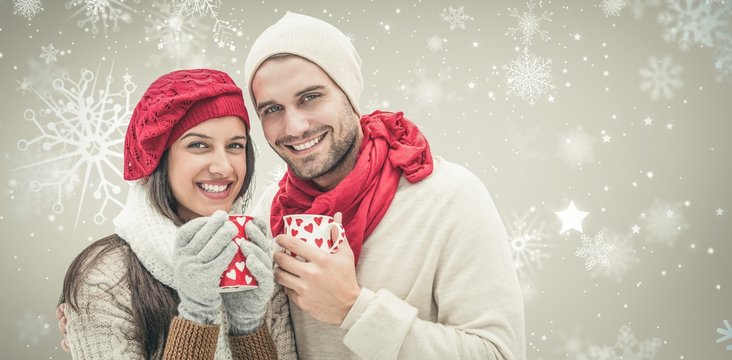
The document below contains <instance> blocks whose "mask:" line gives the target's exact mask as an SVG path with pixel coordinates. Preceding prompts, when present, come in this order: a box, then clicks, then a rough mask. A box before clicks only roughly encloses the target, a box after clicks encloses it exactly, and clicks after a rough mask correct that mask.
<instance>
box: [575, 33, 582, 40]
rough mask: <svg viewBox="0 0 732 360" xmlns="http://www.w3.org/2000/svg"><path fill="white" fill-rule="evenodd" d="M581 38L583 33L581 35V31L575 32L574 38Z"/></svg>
mask: <svg viewBox="0 0 732 360" xmlns="http://www.w3.org/2000/svg"><path fill="white" fill-rule="evenodd" d="M581 38H582V35H580V34H579V33H576V34H574V39H575V40H579V39H581Z"/></svg>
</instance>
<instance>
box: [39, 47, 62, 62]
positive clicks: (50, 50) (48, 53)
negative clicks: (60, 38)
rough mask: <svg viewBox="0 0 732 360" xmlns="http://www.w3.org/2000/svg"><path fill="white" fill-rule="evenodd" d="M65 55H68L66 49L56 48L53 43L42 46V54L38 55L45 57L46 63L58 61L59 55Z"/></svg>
mask: <svg viewBox="0 0 732 360" xmlns="http://www.w3.org/2000/svg"><path fill="white" fill-rule="evenodd" d="M63 55H66V52H65V51H61V50H59V49H56V48H55V47H54V46H53V44H48V46H41V55H39V56H38V57H39V58H41V59H43V61H45V62H46V64H50V63H52V62H56V61H57V60H58V57H59V56H63Z"/></svg>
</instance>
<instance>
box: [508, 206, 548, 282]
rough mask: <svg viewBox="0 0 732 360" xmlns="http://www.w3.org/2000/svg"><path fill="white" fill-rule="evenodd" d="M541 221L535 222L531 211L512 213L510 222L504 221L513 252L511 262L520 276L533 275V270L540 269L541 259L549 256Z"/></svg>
mask: <svg viewBox="0 0 732 360" xmlns="http://www.w3.org/2000/svg"><path fill="white" fill-rule="evenodd" d="M545 225H546V224H545V223H543V222H539V223H537V217H536V216H535V215H534V216H532V214H531V212H526V213H524V214H523V215H522V216H517V215H516V214H514V215H513V216H512V218H511V221H510V222H507V223H506V230H507V231H508V241H509V243H510V245H511V252H512V253H513V264H514V266H515V267H516V270H517V271H518V272H519V274H521V275H522V276H528V275H533V274H534V271H535V270H541V268H542V266H543V265H542V260H543V259H546V258H549V257H550V254H549V253H548V252H547V250H546V249H547V248H548V247H549V245H548V244H546V240H547V239H549V238H550V236H549V234H548V233H546V232H544V226H545Z"/></svg>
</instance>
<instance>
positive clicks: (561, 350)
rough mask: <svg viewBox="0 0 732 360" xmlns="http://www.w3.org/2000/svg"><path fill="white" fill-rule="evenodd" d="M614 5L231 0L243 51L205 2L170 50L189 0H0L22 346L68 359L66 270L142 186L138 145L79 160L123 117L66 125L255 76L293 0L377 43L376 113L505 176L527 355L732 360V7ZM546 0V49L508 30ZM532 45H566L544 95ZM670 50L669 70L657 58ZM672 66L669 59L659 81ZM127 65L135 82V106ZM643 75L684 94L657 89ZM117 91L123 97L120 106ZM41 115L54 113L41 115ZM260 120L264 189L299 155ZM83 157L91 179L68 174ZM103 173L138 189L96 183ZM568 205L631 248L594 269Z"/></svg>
mask: <svg viewBox="0 0 732 360" xmlns="http://www.w3.org/2000/svg"><path fill="white" fill-rule="evenodd" d="M612 2H613V1H602V0H593V1H589V0H586V1H579V0H577V1H569V0H567V1H542V2H539V1H536V2H533V3H532V2H528V1H527V0H520V1H462V2H452V1H450V2H437V1H381V0H374V1H358V2H356V1H354V2H336V1H309V2H287V3H285V2H275V1H232V0H228V1H227V0H225V1H223V4H221V7H220V8H219V12H218V19H219V20H224V21H227V20H228V21H231V26H233V27H236V30H237V31H236V32H233V33H232V34H231V37H230V39H231V43H232V44H233V45H234V46H235V50H233V51H232V50H229V49H228V48H227V47H226V46H225V47H223V48H220V47H218V46H217V45H216V44H214V41H213V40H212V33H211V32H210V31H209V30H208V29H211V27H212V26H213V25H214V23H215V19H213V18H212V17H211V16H209V15H210V14H204V15H200V16H196V15H195V14H193V15H191V17H188V18H186V20H185V22H184V23H185V27H184V32H185V33H187V34H191V36H190V37H182V38H180V39H179V40H178V42H175V41H174V40H172V39H169V40H168V42H167V43H164V44H162V47H161V48H160V49H159V48H158V43H159V42H160V39H161V38H162V39H166V38H165V37H164V29H158V28H157V27H156V23H157V24H160V23H162V20H164V19H167V18H168V16H167V15H165V11H164V10H165V8H164V7H162V8H161V6H160V5H164V4H166V3H167V4H171V1H156V2H150V1H144V0H141V1H129V0H128V1H124V2H123V3H121V0H118V1H112V0H110V1H109V4H110V5H111V6H113V7H116V8H121V9H122V11H123V12H126V13H127V16H123V18H122V19H121V20H120V21H119V22H118V24H117V26H116V27H115V24H114V21H112V19H111V18H109V17H107V19H102V18H100V19H99V21H97V22H93V21H87V20H88V17H89V16H87V15H86V14H85V11H84V2H83V1H77V3H75V2H73V1H67V0H64V1H55V0H43V1H42V3H43V8H44V10H43V11H41V12H39V13H38V14H36V15H35V16H31V19H30V20H29V19H28V17H23V16H21V15H18V14H14V13H13V10H14V7H13V6H14V1H11V0H0V78H1V79H2V81H0V104H2V117H1V119H2V120H0V139H1V140H0V154H2V159H1V162H0V163H1V164H2V171H1V172H0V184H1V185H2V188H3V190H2V196H1V197H0V199H1V200H0V201H1V202H2V206H0V233H1V234H2V251H0V264H2V265H1V266H2V267H1V268H0V274H2V275H1V278H2V283H0V288H1V289H2V296H1V298H2V306H1V307H0V339H1V340H0V344H1V345H0V348H2V354H3V355H2V357H3V358H7V359H21V358H22V359H62V358H69V356H68V354H67V353H64V352H63V351H62V350H61V349H60V347H59V346H58V344H59V341H60V339H61V337H60V335H59V333H58V331H57V330H56V322H55V319H54V307H55V303H56V299H57V297H58V295H59V292H60V289H61V284H62V280H63V276H64V273H65V270H66V268H67V266H68V265H69V263H70V262H71V260H72V259H73V258H74V256H75V255H76V254H77V253H78V252H79V251H80V250H81V249H82V248H83V247H85V246H87V245H88V244H89V242H90V241H92V240H94V239H98V238H100V237H102V236H104V235H107V234H110V233H111V232H112V231H113V229H112V225H111V219H112V218H113V217H114V216H115V215H116V213H117V212H118V211H119V210H120V206H119V205H118V204H117V203H116V202H115V201H121V202H124V199H125V194H126V185H125V183H124V182H123V181H122V179H121V177H120V176H119V175H118V174H117V173H115V171H113V170H112V169H113V168H115V169H118V168H120V166H121V160H120V158H118V157H115V156H114V155H109V154H107V155H104V154H103V155H101V156H100V157H98V158H89V159H92V160H84V158H83V155H78V154H84V153H91V154H98V153H99V151H98V150H99V149H100V146H101V148H104V147H106V148H108V149H109V150H111V151H112V152H113V153H115V152H116V153H117V154H119V153H121V143H119V140H120V139H123V133H124V130H125V127H124V126H117V127H116V128H113V130H116V131H113V132H112V133H111V134H109V135H99V133H97V135H92V136H90V137H88V138H81V137H80V136H79V135H75V134H74V133H73V132H65V133H63V131H65V130H70V129H75V130H76V131H81V132H83V129H82V128H74V127H73V125H81V124H86V125H89V126H91V128H98V127H99V124H102V123H104V122H105V121H110V120H113V119H117V118H119V119H121V120H123V121H125V120H126V116H129V113H128V114H125V110H126V109H129V110H130V111H131V109H132V108H133V107H134V105H135V103H136V102H137V100H138V99H139V97H140V96H141V94H142V92H143V91H144V89H145V87H146V86H147V85H148V84H150V82H152V81H153V80H154V79H155V78H156V77H158V76H159V75H161V74H163V73H165V72H168V71H171V70H175V69H179V68H186V67H200V66H205V67H212V68H218V69H222V70H224V71H227V72H228V73H229V74H231V76H232V77H233V78H234V79H235V80H236V81H237V82H238V83H239V84H240V85H241V86H244V85H245V84H244V83H243V81H244V80H243V73H242V68H243V63H244V60H245V58H246V54H247V50H248V47H249V45H250V44H251V43H252V41H253V40H254V38H256V36H257V35H258V34H259V33H260V32H261V31H262V30H263V29H264V28H265V27H266V26H267V25H269V24H271V23H273V22H274V21H276V20H277V19H279V18H280V17H281V16H282V15H283V14H284V13H285V11H286V10H293V11H299V12H303V13H306V14H309V15H312V16H316V17H319V18H321V19H324V20H327V21H329V22H331V23H333V24H334V25H336V26H337V27H339V28H340V29H342V30H343V31H344V32H345V33H346V34H348V35H349V36H351V37H352V39H353V41H354V44H355V46H356V48H357V49H358V51H359V52H360V54H361V56H362V58H363V74H364V78H365V82H366V84H365V90H364V94H363V96H362V98H361V107H362V109H364V110H365V111H366V112H370V111H372V110H374V109H377V108H379V109H385V110H403V111H404V112H405V114H406V116H407V117H408V118H411V119H412V120H414V121H415V122H416V123H417V124H419V125H420V126H421V127H422V130H423V131H424V133H425V134H426V136H427V138H428V139H429V141H430V144H431V146H432V149H433V153H434V154H438V155H440V156H443V157H445V158H447V159H449V160H451V161H453V162H456V163H459V164H462V165H464V166H465V167H467V168H469V169H470V170H471V171H473V172H474V173H475V174H476V175H478V176H479V177H480V178H481V179H482V181H483V182H484V183H485V185H486V187H487V188H488V190H489V191H490V192H491V194H492V196H493V198H494V201H495V203H496V205H497V207H498V209H499V212H500V213H501V215H502V217H503V220H504V223H505V224H506V225H507V226H508V227H509V229H510V230H512V231H511V240H512V245H513V247H514V251H515V258H516V264H517V271H518V272H519V274H520V278H521V282H522V286H523V288H524V290H525V295H526V317H527V322H526V325H527V329H526V336H527V352H528V358H529V359H620V358H621V357H622V358H623V359H626V360H627V359H728V358H732V351H728V350H726V346H728V345H732V340H727V341H724V342H722V343H717V342H716V339H718V338H720V337H721V335H720V334H718V333H717V328H722V327H724V323H723V320H732V282H730V274H732V262H731V261H730V258H731V257H730V256H731V253H732V242H730V240H732V239H731V235H730V232H731V230H732V225H731V223H730V220H729V219H730V217H732V192H731V191H730V185H729V184H731V183H732V171H731V170H730V169H731V164H732V163H731V162H730V155H732V148H731V145H730V135H732V124H731V123H730V110H732V105H731V103H732V101H731V100H732V91H731V90H732V84H731V83H730V80H732V76H730V75H732V32H731V31H730V23H732V4H730V3H731V2H732V1H729V0H726V2H727V3H726V4H725V3H722V2H721V1H709V2H708V1H706V0H674V1H660V0H625V1H624V3H626V5H625V6H624V7H623V8H622V9H620V11H619V13H618V14H617V16H616V15H614V14H612V13H608V14H606V11H604V10H603V8H602V6H601V5H602V4H603V3H612ZM177 3H178V4H181V3H184V2H183V1H177ZM120 4H121V5H120ZM531 4H533V5H534V8H533V10H532V11H533V12H534V13H536V14H537V15H539V17H541V15H542V14H544V13H546V17H544V20H540V29H541V31H545V33H544V34H545V35H546V36H545V37H546V39H542V37H541V36H540V35H539V34H533V36H531V37H530V40H531V43H530V44H529V43H528V42H525V41H523V39H522V35H521V33H520V31H519V32H518V33H517V34H516V36H512V35H511V34H507V33H509V32H510V29H511V28H514V27H516V26H517V25H518V24H519V20H518V17H517V16H512V14H513V15H518V16H521V15H522V14H524V13H525V12H527V11H528V10H527V6H529V5H531ZM461 6H462V7H463V10H462V11H463V12H464V14H466V15H468V16H470V17H471V18H469V19H465V21H464V29H463V28H461V26H459V25H461V24H460V22H457V23H456V22H453V23H452V25H455V26H454V29H451V26H450V25H451V23H450V22H449V21H445V20H443V19H442V18H441V14H449V11H450V8H452V9H456V10H457V9H459V7H461ZM513 9H515V10H516V13H514V12H513V11H512V10H513ZM687 9H691V10H690V12H688V11H687ZM103 10H105V9H103ZM107 10H108V9H107ZM107 10H105V11H107ZM679 14H687V15H688V14H691V15H693V14H700V16H701V17H700V18H695V17H694V16H687V17H686V18H687V19H691V20H690V21H691V22H692V23H699V24H701V27H700V28H701V30H700V33H699V35H700V36H694V34H692V36H691V37H690V42H689V44H688V49H685V48H686V46H684V44H682V43H680V42H679V41H678V39H679V38H681V37H682V36H683V33H682V32H681V31H680V30H679V31H677V32H674V29H675V24H676V19H677V18H678V16H677V15H679ZM715 19H716V22H714V20H715ZM102 20H106V22H107V26H106V27H105V26H104V23H103V21H102ZM95 27H96V32H95V31H94V28H95ZM664 34H666V38H665V37H664ZM704 34H708V35H709V38H708V39H707V38H704V37H703V36H702V35H704ZM430 38H433V40H432V41H430V40H429V39H430ZM49 44H53V45H54V48H55V49H57V50H59V51H63V53H64V54H63V55H61V54H60V53H58V54H57V56H56V57H57V59H56V60H55V61H50V62H49V63H46V61H45V60H44V59H43V58H40V57H39V56H40V55H41V53H42V47H47V46H48V45H49ZM524 48H526V50H527V53H528V54H533V55H535V56H537V57H538V58H543V59H545V60H548V59H550V60H551V64H550V65H549V66H548V67H547V68H545V69H544V72H548V74H549V75H550V76H551V83H552V84H553V88H552V89H543V90H546V91H544V92H543V93H541V94H539V96H538V97H537V98H536V100H535V103H534V104H533V105H531V104H530V103H529V101H528V100H527V99H523V98H522V97H521V96H517V95H516V94H514V93H509V94H507V89H508V88H509V85H510V84H508V83H507V78H506V76H507V72H508V71H507V67H508V68H510V67H511V62H512V61H514V60H515V59H517V57H519V56H520V55H521V54H522V51H523V50H524ZM176 49H177V50H176ZM652 59H655V60H652ZM664 59H666V60H668V61H670V64H671V65H670V66H669V67H667V68H664V67H663V66H661V67H657V66H656V64H658V63H663V61H666V60H664ZM49 60H53V59H49ZM82 69H88V70H89V71H91V73H89V74H90V75H93V76H92V77H93V80H92V82H91V83H90V85H89V88H88V89H85V90H84V91H83V96H81V97H80V99H81V100H80V101H81V102H82V103H84V102H87V104H89V105H100V102H103V101H100V99H105V96H106V99H107V100H108V101H109V102H108V103H106V107H105V109H107V110H106V112H104V113H100V111H101V110H99V109H100V107H96V108H95V109H97V110H93V111H91V112H90V113H80V111H76V110H74V108H73V107H72V106H69V105H67V104H68V101H69V100H68V99H67V98H66V95H69V96H71V95H72V94H73V91H74V89H75V87H78V86H77V85H74V83H78V82H79V80H80V78H81V77H82ZM654 69H655V70H654ZM659 69H660V70H659ZM654 71H656V72H658V73H659V74H660V75H659V76H658V77H651V78H649V77H648V76H647V75H642V73H643V74H647V73H654ZM64 74H68V76H67V77H66V78H64ZM126 74H128V75H129V81H131V82H132V83H134V85H136V88H134V91H133V92H132V93H130V94H129V101H130V104H129V105H127V104H126V103H125V101H126V98H125V97H124V96H123V95H124V93H123V92H122V90H123V89H125V88H126V89H128V90H133V87H132V86H131V85H129V84H128V85H127V87H125V83H126V81H125V78H124V76H125V75H126ZM108 75H109V78H108ZM664 76H665V77H664ZM665 78H669V79H671V81H670V82H664V81H665V80H664V79H665ZM53 79H60V80H58V81H57V82H56V84H57V85H62V86H56V87H54V85H53ZM110 80H111V81H110ZM644 83H648V85H649V86H650V88H651V89H653V88H658V89H665V88H668V90H669V91H668V92H665V93H664V92H663V91H661V92H659V93H657V94H656V95H654V92H653V91H651V90H643V89H642V86H643V84H644ZM107 85H109V86H108V87H107ZM64 90H68V91H70V92H69V93H67V94H66V95H64V92H63V91H64ZM540 90H542V89H541V88H540ZM47 96H48V97H47ZM247 100H248V99H247ZM73 102H74V101H72V103H73ZM114 104H117V105H119V106H118V109H119V110H120V112H118V113H114V112H113V111H112V112H110V111H109V109H114ZM49 108H53V109H56V111H57V112H56V113H54V112H49V111H45V110H44V109H46V110H47V109H49ZM64 109H66V110H64ZM27 110H32V111H33V112H32V114H34V116H35V119H36V120H37V122H38V124H39V126H40V127H39V126H36V125H35V124H34V123H33V122H31V121H27V120H26V118H27V117H30V115H31V113H30V112H28V111H27ZM62 117H64V118H67V121H68V122H67V125H64V123H62V122H61V118H62ZM50 123H53V124H56V128H55V129H56V130H55V131H59V134H60V135H58V136H55V135H54V136H51V135H44V133H45V134H51V133H52V132H53V131H54V130H53V129H52V128H49V127H48V124H50ZM68 124H71V125H68ZM253 134H254V140H255V141H256V144H258V145H259V147H258V162H257V169H256V182H257V194H258V193H259V192H261V190H262V189H263V188H264V187H265V186H266V185H268V184H270V183H272V182H273V181H276V179H277V178H278V176H279V174H280V173H281V171H282V169H283V168H282V163H281V162H279V161H278V158H277V157H276V156H275V155H274V153H273V152H272V151H271V150H270V149H269V147H268V146H267V145H266V142H265V141H264V139H263V137H262V136H261V128H260V127H259V123H258V121H257V119H256V118H254V119H253ZM34 139H39V140H38V141H37V142H34V143H31V144H30V145H29V146H28V147H27V150H25V151H22V150H21V148H22V147H23V146H22V145H25V144H24V143H23V141H32V140H34ZM114 140H118V142H117V143H116V144H115V143H114ZM54 141H56V142H54ZM19 142H20V143H19ZM43 143H46V144H47V145H45V148H44V145H43ZM85 144H86V145H85ZM19 145H21V146H20V147H19ZM87 145H88V146H87ZM75 151H77V152H75ZM63 156H68V157H67V158H66V159H65V160H60V159H59V158H61V157H63ZM49 159H50V160H51V161H49V162H45V163H44V162H43V161H45V160H49ZM94 159H96V160H100V161H101V160H104V159H107V160H109V161H111V162H110V164H111V167H110V166H109V165H104V164H103V163H102V165H101V166H100V167H99V169H102V170H101V172H99V171H97V167H95V166H91V170H92V171H90V172H89V173H88V178H87V172H86V168H87V165H88V164H91V161H96V160H94ZM76 162H79V164H80V165H81V167H79V168H78V169H77V170H76V171H74V172H73V173H72V174H74V176H72V177H68V178H62V177H61V175H63V174H64V173H63V172H62V171H63V170H67V169H69V167H70V166H72V165H74V164H75V163H76ZM67 175H68V174H67ZM104 181H106V183H105V182H104ZM54 182H56V183H60V184H57V185H53V184H52V183H54ZM102 183H105V184H108V185H109V186H110V187H109V189H113V188H114V187H118V190H119V193H114V192H111V193H110V195H109V196H105V195H104V194H101V196H99V198H95V196H94V191H95V189H97V188H98V187H99V186H100V184H102ZM35 190H38V191H35ZM105 201H107V203H106V205H105ZM570 201H574V203H575V204H576V206H577V208H579V209H580V210H582V211H586V212H589V215H588V216H587V217H586V218H585V219H584V220H583V222H582V226H583V231H584V234H585V235H587V236H589V237H593V236H595V235H596V234H597V233H598V232H600V231H603V233H604V235H605V236H604V239H605V241H608V242H610V243H613V244H615V246H616V247H615V250H614V252H611V253H610V256H609V259H608V260H609V264H608V267H606V268H602V267H601V265H597V266H596V267H595V268H593V269H591V270H588V269H587V268H586V267H585V263H584V259H583V258H581V257H578V256H576V255H575V252H576V250H577V249H578V247H580V246H581V237H582V234H581V233H580V232H578V231H576V230H569V231H567V232H565V233H564V234H560V233H559V230H560V229H561V227H562V222H561V220H560V219H559V218H558V217H557V216H556V215H555V212H556V211H561V210H564V209H566V208H567V206H568V205H569V203H570ZM54 204H56V205H54ZM58 204H61V205H62V206H63V209H61V208H60V207H59V205H58ZM98 213H99V214H101V215H100V216H97V217H96V218H97V220H99V219H101V218H102V217H103V218H104V219H106V220H105V221H104V222H103V223H101V224H97V223H95V221H94V220H95V215H96V214H98ZM406 220H407V221H408V220H409V219H406ZM634 226H637V227H636V228H635V229H636V231H635V232H634V231H633V228H634ZM524 244H526V245H528V247H523V246H522V245H524ZM486 276H490V274H486ZM467 291H469V289H466V292H467ZM628 330H629V331H630V332H629V333H628V332H627V331H628ZM623 334H625V335H623Z"/></svg>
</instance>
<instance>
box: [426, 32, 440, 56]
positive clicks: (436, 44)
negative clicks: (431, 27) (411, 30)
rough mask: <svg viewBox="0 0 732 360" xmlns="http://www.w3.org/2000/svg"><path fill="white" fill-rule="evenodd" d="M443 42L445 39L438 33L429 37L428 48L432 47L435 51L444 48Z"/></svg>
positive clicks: (431, 49)
mask: <svg viewBox="0 0 732 360" xmlns="http://www.w3.org/2000/svg"><path fill="white" fill-rule="evenodd" d="M443 43H444V40H442V38H440V37H439V36H437V34H435V35H432V36H430V37H428V38H427V48H428V49H430V51H432V52H433V53H434V52H438V51H440V50H442V44H443Z"/></svg>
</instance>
